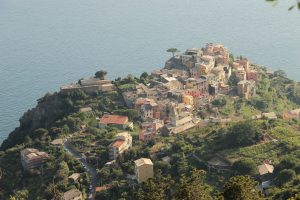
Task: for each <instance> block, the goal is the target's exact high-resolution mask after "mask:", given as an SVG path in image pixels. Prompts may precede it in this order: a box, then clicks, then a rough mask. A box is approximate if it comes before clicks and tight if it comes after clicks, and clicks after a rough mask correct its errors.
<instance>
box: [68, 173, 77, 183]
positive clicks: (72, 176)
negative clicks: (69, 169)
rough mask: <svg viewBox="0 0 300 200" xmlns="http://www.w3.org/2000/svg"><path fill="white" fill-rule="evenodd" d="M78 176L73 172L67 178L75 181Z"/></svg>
mask: <svg viewBox="0 0 300 200" xmlns="http://www.w3.org/2000/svg"><path fill="white" fill-rule="evenodd" d="M79 178H80V174H79V173H73V174H72V175H71V176H69V177H68V179H69V180H72V181H73V182H76V181H77V180H78V179H79Z"/></svg>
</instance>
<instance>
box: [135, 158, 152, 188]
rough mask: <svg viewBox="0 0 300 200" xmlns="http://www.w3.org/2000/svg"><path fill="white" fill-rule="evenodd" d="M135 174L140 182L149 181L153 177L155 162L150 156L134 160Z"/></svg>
mask: <svg viewBox="0 0 300 200" xmlns="http://www.w3.org/2000/svg"><path fill="white" fill-rule="evenodd" d="M134 164H135V176H136V179H137V181H138V183H142V182H145V181H147V180H148V179H149V178H152V177H153V163H152V161H151V160H150V159H148V158H140V159H138V160H135V161H134Z"/></svg>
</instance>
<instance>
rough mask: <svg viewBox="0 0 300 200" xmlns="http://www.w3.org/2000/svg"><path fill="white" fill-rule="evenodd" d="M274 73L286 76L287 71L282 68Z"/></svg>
mask: <svg viewBox="0 0 300 200" xmlns="http://www.w3.org/2000/svg"><path fill="white" fill-rule="evenodd" d="M274 75H275V76H280V77H286V73H285V71H283V70H281V69H279V70H276V71H275V72H274Z"/></svg>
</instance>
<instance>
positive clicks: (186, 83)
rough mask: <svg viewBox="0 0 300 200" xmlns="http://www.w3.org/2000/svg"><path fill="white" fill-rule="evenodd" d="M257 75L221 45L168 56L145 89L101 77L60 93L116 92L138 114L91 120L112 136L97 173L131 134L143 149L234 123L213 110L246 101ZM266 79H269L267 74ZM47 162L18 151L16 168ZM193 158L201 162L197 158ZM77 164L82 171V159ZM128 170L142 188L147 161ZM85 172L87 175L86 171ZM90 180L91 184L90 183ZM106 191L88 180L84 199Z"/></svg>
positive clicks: (150, 168)
mask: <svg viewBox="0 0 300 200" xmlns="http://www.w3.org/2000/svg"><path fill="white" fill-rule="evenodd" d="M261 73H262V72H261V69H260V68H258V67H257V66H256V65H253V64H251V63H250V61H249V60H248V59H247V58H243V57H237V58H234V57H233V56H232V55H231V54H230V53H229V51H228V49H227V48H226V47H224V46H223V45H214V44H207V45H206V46H205V47H204V48H191V49H187V50H186V51H185V52H184V53H178V52H177V53H174V55H173V57H172V58H171V59H170V60H168V61H167V62H166V63H165V66H164V68H163V69H157V70H154V71H152V72H151V74H149V75H148V76H149V77H151V78H148V81H147V82H145V83H137V84H123V85H122V86H120V85H117V84H115V82H114V81H109V80H106V79H105V76H104V75H103V76H101V77H93V78H87V79H82V80H80V81H79V82H78V83H76V84H68V85H64V86H62V87H61V88H60V92H61V93H62V94H71V93H73V92H76V91H83V92H85V93H87V94H89V93H95V92H96V93H103V94H104V95H105V93H111V92H117V93H119V94H120V95H121V96H122V102H123V104H124V105H123V106H124V107H126V108H128V109H132V110H135V111H136V112H137V113H138V114H139V117H140V120H139V121H136V120H133V119H130V117H128V116H125V115H120V114H115V113H113V112H112V113H110V112H106V113H104V114H103V115H101V116H97V117H96V119H95V120H96V121H97V128H99V129H107V128H108V127H110V128H114V129H116V130H118V133H117V134H116V135H115V136H114V141H113V142H112V143H110V144H109V145H108V146H107V149H108V152H109V161H108V162H106V163H105V165H104V166H103V167H108V168H110V167H113V166H114V165H115V162H116V160H117V159H118V157H120V156H122V154H123V153H124V152H126V151H128V150H129V149H131V148H132V147H133V146H134V138H135V137H133V136H132V135H131V133H132V132H134V131H135V130H138V133H137V134H138V140H139V141H140V142H141V143H144V144H147V143H149V142H151V141H153V140H155V139H156V138H157V137H158V136H162V137H169V136H174V135H178V134H181V133H184V132H186V131H188V130H191V129H201V128H203V127H205V126H207V125H210V124H223V125H224V126H225V125H226V124H228V123H230V122H232V121H235V120H236V119H235V118H231V117H226V116H224V115H222V114H220V113H219V110H218V108H217V107H216V106H214V105H215V104H216V103H222V102H221V100H222V98H223V97H228V98H230V99H231V100H232V101H235V100H237V99H240V98H242V99H246V100H249V99H251V98H253V97H255V95H256V90H257V82H258V80H259V77H260V76H261ZM264 73H265V72H264ZM268 73H270V74H272V72H268ZM220 99H221V100H220ZM201 109H211V110H213V111H214V112H212V113H211V114H210V115H206V116H200V115H199V110H201ZM92 110H93V109H92V108H91V107H89V106H85V107H83V108H81V110H80V112H84V113H87V112H92ZM282 116H283V117H284V118H285V119H298V118H300V109H297V110H289V111H286V112H284V113H282ZM277 118H278V116H277V114H276V113H275V112H266V113H265V112H261V113H260V114H258V115H253V116H252V117H251V119H252V120H258V119H267V120H276V119H277ZM136 127H138V128H136ZM85 129H86V125H84V126H83V127H82V132H84V130H85ZM69 140H72V136H70V137H69V138H59V139H56V140H55V141H53V142H52V145H54V146H61V147H64V148H66V147H65V142H66V141H69ZM269 140H270V141H271V140H272V141H273V142H274V140H275V139H274V138H269ZM66 150H68V148H67V149H66ZM71 154H72V152H71ZM190 156H194V155H190ZM47 158H48V153H47V152H40V151H39V150H38V149H33V148H26V149H24V150H22V151H21V162H22V166H23V167H24V169H25V170H31V169H34V168H40V167H41V166H42V165H43V163H45V162H46V160H47ZM196 158H197V159H201V158H198V157H197V156H196ZM78 159H79V160H80V161H81V162H82V163H86V164H87V165H88V162H87V161H86V159H85V156H84V155H82V156H81V157H78ZM265 159H266V160H265V161H263V162H262V163H261V165H258V166H257V170H258V172H259V174H260V176H261V179H260V180H261V181H260V183H259V187H260V188H261V189H262V190H263V189H265V188H268V186H269V185H270V184H271V179H270V176H269V175H270V174H272V173H273V170H274V166H273V165H272V161H270V160H268V158H265ZM162 161H163V162H170V157H168V156H164V157H163V158H162ZM215 163H217V164H215ZM218 163H219V164H218ZM133 164H134V174H133V175H132V174H128V179H130V180H132V181H133V182H135V183H137V184H139V183H143V182H146V181H147V180H148V179H150V178H153V177H154V176H155V170H154V169H155V165H154V162H153V158H152V157H140V158H139V159H136V160H135V161H134V163H133ZM84 165H85V164H84ZM206 165H208V166H209V167H212V168H220V169H221V170H223V169H225V170H226V167H228V166H227V165H226V163H225V164H224V162H223V161H222V160H221V161H216V162H213V160H212V161H211V162H207V163H206ZM224 165H225V166H224ZM222 166H223V167H222ZM85 168H86V169H87V170H88V168H89V167H85ZM91 170H92V169H90V170H88V172H89V174H90V175H91V174H92V172H91ZM95 173H96V172H95ZM91 176H92V175H91ZM79 177H80V173H76V172H75V173H73V174H70V175H69V179H70V180H71V181H72V182H76V181H77V180H78V179H79ZM92 179H93V177H92ZM94 179H97V178H96V177H94ZM111 187H112V185H110V184H103V185H100V182H99V180H94V182H93V180H92V183H91V185H90V187H89V196H88V197H87V198H88V199H94V198H95V195H96V193H97V192H101V191H103V190H107V189H110V188H111ZM63 199H65V200H71V199H75V200H81V199H83V195H82V192H81V191H80V190H78V189H71V190H69V191H66V192H65V193H64V195H63Z"/></svg>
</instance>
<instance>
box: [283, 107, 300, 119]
mask: <svg viewBox="0 0 300 200" xmlns="http://www.w3.org/2000/svg"><path fill="white" fill-rule="evenodd" d="M299 118H300V109H295V110H289V111H285V112H283V119H299Z"/></svg>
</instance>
